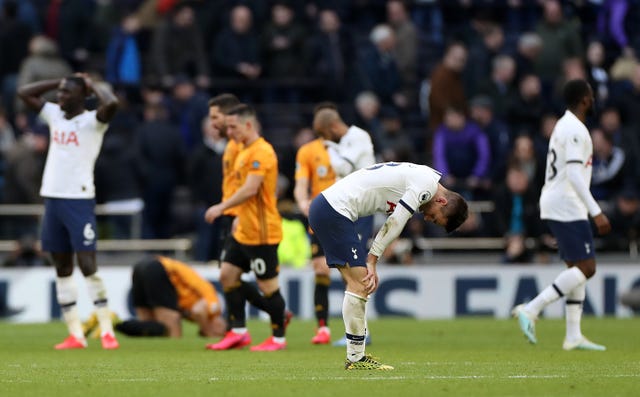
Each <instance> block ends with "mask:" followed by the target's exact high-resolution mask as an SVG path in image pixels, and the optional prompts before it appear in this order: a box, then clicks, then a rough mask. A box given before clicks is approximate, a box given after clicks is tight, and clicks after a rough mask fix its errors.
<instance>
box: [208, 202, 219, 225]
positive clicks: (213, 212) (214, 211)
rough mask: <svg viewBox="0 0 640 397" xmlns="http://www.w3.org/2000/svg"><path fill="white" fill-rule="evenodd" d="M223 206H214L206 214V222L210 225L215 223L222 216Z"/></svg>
mask: <svg viewBox="0 0 640 397" xmlns="http://www.w3.org/2000/svg"><path fill="white" fill-rule="evenodd" d="M222 211H223V210H222V206H221V205H220V204H216V205H212V206H211V207H209V208H208V209H207V212H205V213H204V220H205V221H207V222H208V223H213V221H215V220H216V219H217V218H218V217H220V216H221V215H222Z"/></svg>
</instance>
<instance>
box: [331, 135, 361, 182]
mask: <svg viewBox="0 0 640 397" xmlns="http://www.w3.org/2000/svg"><path fill="white" fill-rule="evenodd" d="M325 145H326V147H327V151H328V152H329V160H330V162H331V168H333V171H335V173H336V175H338V176H339V177H341V178H342V177H344V176H347V175H349V174H350V173H352V172H353V171H354V170H355V169H356V164H355V163H354V162H353V160H352V159H350V158H349V157H348V156H347V155H346V154H345V153H344V150H343V148H341V147H340V145H338V144H337V143H335V142H332V141H325Z"/></svg>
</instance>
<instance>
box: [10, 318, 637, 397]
mask: <svg viewBox="0 0 640 397" xmlns="http://www.w3.org/2000/svg"><path fill="white" fill-rule="evenodd" d="M332 325H333V330H334V339H337V338H338V334H339V333H340V332H342V329H343V326H342V322H341V320H340V319H333V320H332ZM313 327H314V325H313V323H312V322H311V321H296V320H295V319H294V321H293V322H292V324H291V325H290V327H289V330H288V335H287V341H288V349H287V350H286V351H282V352H273V353H265V352H250V351H248V349H246V348H245V349H244V350H234V351H224V352H211V351H205V350H204V344H205V342H206V340H204V339H202V338H199V337H197V336H196V329H195V328H194V327H193V326H191V325H188V326H186V328H185V334H186V336H185V337H183V338H182V339H179V340H170V339H160V338H156V339H153V338H146V339H143V338H126V337H124V336H120V342H121V348H120V349H119V350H117V351H103V350H102V349H100V347H99V341H98V340H90V345H89V348H88V349H86V350H81V351H77V350H76V351H55V350H53V347H52V346H53V344H55V343H57V342H59V341H61V340H62V339H63V338H64V337H65V336H66V335H65V328H64V326H63V325H62V324H61V323H52V324H27V325H17V324H10V323H0V395H1V396H12V397H14V396H65V397H72V396H82V397H87V396H89V397H99V396H121V397H125V396H158V397H165V396H167V397H168V396H172V397H195V396H208V397H218V396H279V397H289V396H295V397H303V396H332V397H338V396H348V395H362V396H367V397H369V396H385V397H393V396H403V397H404V396H491V397H495V396H518V397H523V396H563V397H566V396H597V397H601V396H637V395H639V393H640V391H639V390H640V338H638V330H640V319H637V318H631V319H613V318H604V319H595V318H587V319H585V320H584V321H583V330H584V331H585V334H586V335H588V336H589V337H590V338H591V339H592V340H593V341H595V342H599V343H603V344H605V345H607V348H608V350H607V351H606V352H581V351H572V352H565V351H563V350H562V349H561V345H562V339H563V336H564V322H563V321H562V320H550V319H549V320H547V319H543V320H542V321H540V322H539V323H538V339H539V342H538V345H536V346H532V345H529V344H528V343H526V341H525V339H524V337H523V336H522V335H521V334H520V332H519V330H518V328H517V323H516V321H515V320H511V321H509V320H495V319H492V318H468V319H456V320H438V321H435V320H433V321H416V320H413V319H401V318H384V319H379V320H375V321H371V324H370V328H371V329H372V337H373V344H372V345H371V346H369V347H367V352H370V353H372V354H373V355H375V356H378V357H380V358H381V361H382V362H384V363H387V364H391V365H393V366H395V367H396V369H395V370H394V371H345V370H344V369H343V360H344V356H345V354H344V350H343V348H337V347H333V346H313V345H311V344H310V343H309V341H310V338H311V336H312V334H313ZM249 328H250V330H251V332H252V336H253V341H254V343H257V342H260V341H262V340H263V339H264V338H265V337H266V336H267V333H268V324H267V323H265V322H261V321H251V322H250V323H249Z"/></svg>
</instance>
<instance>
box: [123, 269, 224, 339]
mask: <svg viewBox="0 0 640 397" xmlns="http://www.w3.org/2000/svg"><path fill="white" fill-rule="evenodd" d="M131 295H132V297H133V306H134V307H135V310H136V319H135V320H128V321H123V322H121V323H119V324H117V325H116V330H117V331H120V332H122V333H124V334H126V335H130V336H170V337H173V338H179V337H181V336H182V321H181V320H182V318H185V319H187V320H190V321H193V322H195V323H196V324H198V326H199V328H200V331H199V333H200V335H201V336H209V337H214V336H222V335H224V333H225V331H226V329H227V324H226V321H225V320H224V319H223V318H222V316H221V315H220V314H221V309H222V308H221V306H220V302H219V301H218V294H217V293H216V290H215V288H214V286H213V284H211V283H210V282H209V281H207V280H205V279H204V278H202V276H200V275H199V274H198V273H196V271H195V270H193V269H192V268H191V267H190V266H189V265H187V264H186V263H183V262H180V261H177V260H175V259H171V258H167V257H164V256H158V257H155V258H152V259H147V260H144V261H142V262H140V263H138V264H136V265H135V266H134V268H133V277H132V290H131Z"/></svg>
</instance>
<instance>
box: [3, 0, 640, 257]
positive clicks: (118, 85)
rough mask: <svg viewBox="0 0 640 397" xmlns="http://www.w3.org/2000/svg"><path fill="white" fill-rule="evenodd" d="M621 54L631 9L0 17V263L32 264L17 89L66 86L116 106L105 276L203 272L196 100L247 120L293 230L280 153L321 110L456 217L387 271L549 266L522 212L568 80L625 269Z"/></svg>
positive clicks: (205, 161) (105, 214) (203, 146)
mask: <svg viewBox="0 0 640 397" xmlns="http://www.w3.org/2000/svg"><path fill="white" fill-rule="evenodd" d="M637 54H640V1H638V0H575V1H557V0H494V1H492V0H447V1H444V0H443V1H437V0H413V1H400V0H341V1H340V0H333V1H332V0H326V1H320V0H318V1H303V0H298V1H296V0H288V1H267V0H245V1H233V0H209V1H205V0H201V1H179V0H20V1H16V0H0V88H1V97H0V99H1V100H0V202H1V203H2V205H0V257H1V262H0V265H2V266H6V267H21V266H42V265H44V262H43V259H42V257H41V254H40V252H39V248H38V247H39V245H38V228H39V221H40V214H41V211H42V210H41V207H40V206H39V204H40V203H41V202H42V199H41V198H40V197H39V194H38V191H39V188H40V181H41V175H42V170H43V166H44V161H45V159H46V152H47V145H48V139H49V135H48V134H49V133H48V131H47V128H46V126H44V125H43V124H42V123H41V122H39V121H38V120H37V119H36V117H35V115H34V114H32V113H27V112H26V110H25V108H24V106H23V105H22V104H21V103H20V102H19V101H18V100H17V99H16V96H15V92H16V87H19V86H21V85H23V84H26V83H29V82H33V81H37V80H41V79H47V78H58V77H64V76H66V75H69V74H70V73H72V72H75V71H83V72H88V73H90V74H91V75H92V76H93V78H94V79H96V80H102V81H105V82H107V83H108V84H110V85H111V86H112V87H113V89H114V90H115V92H116V93H117V95H118V97H119V98H120V103H121V107H120V109H119V111H118V113H117V114H116V116H115V119H114V120H113V122H112V123H111V125H110V128H109V131H108V132H107V134H106V135H105V138H104V144H103V147H102V151H101V153H100V156H99V158H98V161H97V163H96V168H95V182H96V189H97V190H96V191H97V201H98V204H99V206H98V208H97V212H98V214H99V217H98V220H99V238H100V242H99V244H98V246H99V250H100V263H101V264H118V265H127V266H128V265H131V264H132V263H134V261H135V259H136V258H137V257H138V256H140V255H143V254H145V253H146V252H164V253H170V254H174V255H175V256H176V257H179V258H182V259H185V260H189V261H193V262H208V261H212V260H215V259H217V258H218V255H219V250H220V247H219V246H218V237H217V225H215V224H214V225H213V226H208V225H206V224H204V222H203V218H202V214H203V211H204V209H206V207H207V206H209V205H211V204H213V203H216V202H218V201H219V200H220V195H221V193H220V186H219V180H220V157H221V153H222V150H223V149H224V145H225V141H224V138H222V137H219V136H217V135H216V134H215V132H213V131H211V128H210V126H209V123H208V122H207V114H208V106H207V101H208V99H209V98H210V97H212V96H214V95H217V94H220V93H223V92H231V93H234V94H236V95H237V96H238V97H239V98H240V99H241V100H243V101H246V102H248V103H251V104H252V105H254V106H255V107H256V108H257V110H258V113H259V119H260V122H261V127H262V133H263V135H264V136H265V137H266V138H267V140H269V141H270V142H271V143H272V144H273V145H274V147H275V148H276V151H277V153H278V156H279V168H280V174H281V181H280V182H281V183H280V191H279V198H280V202H281V210H282V212H283V215H284V216H285V217H286V218H287V219H289V220H291V219H293V220H298V221H300V222H302V223H303V224H304V222H305V220H304V219H303V218H302V217H300V215H299V212H298V211H297V208H296V207H295V205H293V200H292V191H293V185H294V181H293V173H294V168H295V153H296V150H297V148H298V147H300V146H301V145H302V144H304V143H306V142H308V141H309V140H311V139H314V137H315V135H314V133H313V131H312V130H311V128H310V123H311V116H312V110H313V107H314V105H315V104H317V103H318V102H320V101H325V100H329V101H333V102H335V103H337V104H338V106H339V110H340V113H341V114H342V116H343V118H344V119H345V121H346V122H347V123H351V124H355V125H358V126H360V127H362V128H364V129H366V130H367V131H368V132H369V133H370V134H371V136H372V139H373V142H374V145H375V151H376V156H377V158H378V159H379V160H380V161H412V162H416V163H421V164H427V165H431V166H433V167H434V168H436V169H438V170H440V171H442V172H443V179H442V183H443V184H445V185H446V186H448V187H451V188H453V189H455V190H457V191H459V192H461V193H462V194H463V195H464V196H465V197H466V198H467V199H468V200H470V201H472V209H473V212H472V215H471V217H470V219H469V221H468V222H467V223H465V225H464V226H463V228H462V229H461V230H460V231H458V232H456V233H455V235H454V236H452V237H447V238H446V239H445V238H443V237H445V236H444V235H443V232H442V231H440V230H439V229H436V228H432V227H430V226H429V225H425V224H424V222H423V221H422V220H421V219H414V220H412V221H411V222H409V224H408V225H407V227H406V229H405V231H404V232H403V234H402V238H401V239H400V240H398V241H397V242H396V243H395V244H394V245H393V246H392V247H391V248H390V249H389V250H388V251H387V252H386V253H385V258H384V262H385V263H387V264H390V265H411V264H415V265H419V264H428V263H433V258H434V257H437V258H438V261H437V262H438V263H448V262H455V263H478V262H485V263H492V264H500V263H506V264H508V263H549V262H551V261H555V262H559V261H558V260H557V258H556V257H555V255H556V250H555V247H554V241H553V239H552V238H551V237H550V236H549V234H548V231H547V230H546V229H545V227H544V225H543V224H542V223H541V222H540V220H539V214H538V205H537V201H538V197H539V192H540V189H541V186H542V183H543V180H544V168H545V161H546V149H547V142H548V139H549V135H550V133H551V130H552V128H553V126H554V124H555V121H556V120H557V119H558V118H559V117H560V116H561V115H562V114H563V112H564V105H563V103H562V99H561V87H562V84H563V83H564V82H565V81H566V80H568V79H572V78H585V79H587V80H588V81H589V82H590V83H591V85H592V87H593V89H594V93H595V97H596V102H597V108H596V112H595V113H594V114H593V115H592V117H591V118H590V119H589V121H588V127H589V129H590V131H591V133H592V138H593V143H594V157H593V180H592V184H591V189H592V193H593V195H594V196H595V198H596V199H597V200H598V201H599V202H600V203H601V205H602V207H603V209H604V210H605V212H606V213H607V214H608V216H609V217H610V219H611V221H612V225H613V229H614V230H613V232H612V233H611V234H610V235H608V236H605V237H598V238H597V244H598V249H599V251H600V252H602V253H603V254H608V255H611V256H612V257H613V258H615V261H617V262H620V261H622V262H634V261H637V241H638V230H639V228H640V63H638V57H637ZM89 102H91V100H90V101H89ZM90 106H91V104H90ZM479 253H481V254H482V255H478V254H479ZM294 256H295V255H294ZM283 262H286V261H284V260H283ZM283 264H284V265H288V264H289V263H283ZM293 265H295V264H292V266H293Z"/></svg>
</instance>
